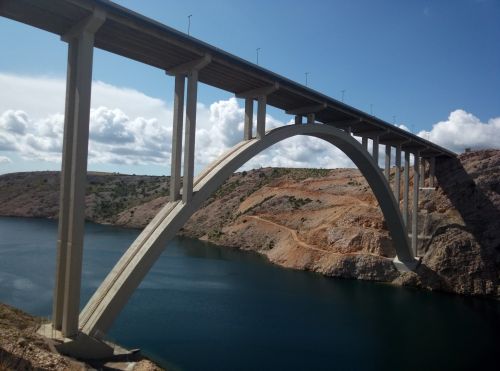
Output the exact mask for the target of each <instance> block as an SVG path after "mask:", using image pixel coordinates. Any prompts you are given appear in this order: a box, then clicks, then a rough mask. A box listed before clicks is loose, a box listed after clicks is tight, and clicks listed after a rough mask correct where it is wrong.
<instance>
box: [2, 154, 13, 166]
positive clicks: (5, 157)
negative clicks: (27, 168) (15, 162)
mask: <svg viewBox="0 0 500 371" xmlns="http://www.w3.org/2000/svg"><path fill="white" fill-rule="evenodd" d="M11 162H12V160H11V159H10V158H8V157H7V156H0V164H10V163H11Z"/></svg>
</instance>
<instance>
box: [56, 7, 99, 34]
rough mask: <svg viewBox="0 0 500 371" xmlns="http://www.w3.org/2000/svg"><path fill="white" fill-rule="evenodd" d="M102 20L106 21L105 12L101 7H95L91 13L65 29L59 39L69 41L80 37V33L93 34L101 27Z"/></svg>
mask: <svg viewBox="0 0 500 371" xmlns="http://www.w3.org/2000/svg"><path fill="white" fill-rule="evenodd" d="M104 22H106V12H105V11H104V10H102V9H99V8H95V9H94V12H93V13H92V14H91V15H89V16H88V17H86V18H84V19H82V20H81V21H80V22H79V23H77V24H76V25H74V26H72V27H71V28H70V29H69V30H68V31H66V33H65V34H64V35H62V36H61V40H62V41H65V42H70V41H71V40H72V39H74V38H77V37H80V35H82V34H84V33H89V34H92V35H93V34H95V33H96V32H97V31H98V30H99V28H101V26H102V25H103V24H104Z"/></svg>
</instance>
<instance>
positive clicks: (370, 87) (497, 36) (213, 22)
mask: <svg viewBox="0 0 500 371" xmlns="http://www.w3.org/2000/svg"><path fill="white" fill-rule="evenodd" d="M117 2H118V3H120V4H122V5H124V6H125V7H128V8H131V9H133V10H135V11H138V12H140V13H142V14H144V15H146V16H149V17H152V18H154V19H156V20H159V21H161V22H162V23H165V24H167V25H169V26H171V27H174V28H176V29H178V30H181V31H187V24H188V15H189V14H192V17H191V35H192V36H194V37H196V38H199V39H201V40H203V41H205V42H208V43H210V44H212V45H215V46H217V47H220V48H222V49H224V50H226V51H228V52H230V53H233V54H235V55H237V56H239V57H242V58H244V59H247V60H250V61H253V62H255V59H256V48H261V49H260V53H259V61H260V64H261V65H262V66H264V67H266V68H268V69H270V70H272V71H274V72H277V73H279V74H281V75H284V76H286V77H288V78H291V79H293V80H296V81H298V82H304V81H305V72H309V75H308V81H309V86H310V87H312V88H313V89H316V90H318V91H320V92H322V93H325V94H327V95H330V96H332V97H334V98H337V99H340V98H341V91H342V90H345V102H346V103H348V104H350V105H352V106H354V107H356V108H359V109H361V110H364V111H366V112H370V109H371V108H370V107H373V114H374V115H376V116H379V117H381V118H383V119H385V120H386V121H389V122H393V120H394V116H395V117H396V122H397V123H398V124H404V125H405V126H406V127H408V128H409V129H411V130H412V131H414V132H422V131H425V132H429V133H432V130H433V125H435V124H437V123H439V122H445V121H446V122H449V121H451V119H450V117H451V115H450V114H451V113H452V112H454V111H456V110H462V111H463V112H464V114H468V115H471V116H472V118H471V117H469V116H468V117H469V119H471V120H474V119H476V121H477V122H476V124H482V125H484V126H488V125H490V126H491V125H493V126H495V127H496V121H495V123H493V124H492V122H491V120H493V119H496V118H498V117H499V116H500V88H499V87H500V21H499V20H500V1H498V0H453V1H452V0H437V1H417V0H405V1H396V0H380V1H373V0H335V1H326V0H325V1H308V2H303V1H284V0H278V1H272V2H271V1H261V0H256V1H234V0H233V1H222V0H218V1H210V2H207V1H194V0H183V1H164V0H148V1H137V0H129V1H117ZM0 45H2V52H1V58H0V74H4V75H8V76H24V77H41V76H43V77H49V78H53V79H64V77H65V70H66V51H67V50H66V44H65V43H63V42H61V41H60V40H59V38H58V37H56V36H55V35H51V34H48V33H45V32H43V31H39V30H35V29H33V28H31V27H28V26H26V25H23V24H19V23H16V22H13V21H10V20H6V19H4V18H0ZM94 79H95V80H99V81H103V82H105V83H107V84H109V85H111V86H114V87H118V88H120V87H122V88H123V87H126V88H130V89H134V90H137V91H139V92H142V93H144V94H145V95H146V96H148V97H152V98H158V99H160V100H162V101H164V102H165V107H167V108H168V107H169V104H170V102H171V100H172V83H173V81H172V79H171V78H170V77H168V76H166V75H165V74H164V72H162V71H160V70H157V69H154V68H152V67H148V66H145V65H141V64H139V63H137V62H133V61H127V60H126V59H124V58H121V57H117V56H114V55H111V54H109V53H106V52H103V51H99V50H96V52H95V64H94ZM230 97H231V95H230V94H229V93H226V92H222V91H218V90H215V89H213V88H207V87H204V86H201V87H200V94H199V100H200V102H202V103H204V104H205V105H206V106H207V110H208V111H209V107H210V104H212V103H214V102H218V101H225V100H228V99H229V98H230ZM26 99H27V100H28V99H30V96H29V94H27V98H26ZM32 99H34V98H32ZM26 105H27V107H22V106H16V107H14V106H13V107H10V109H13V110H23V111H28V107H30V105H29V104H28V103H27V104H26ZM108 106H109V105H108ZM240 107H241V104H240ZM6 108H9V107H2V110H5V109H6ZM108 108H110V109H121V110H122V111H124V112H125V114H127V112H126V110H127V107H111V106H109V107H108ZM33 111H34V109H31V112H27V114H28V115H29V117H36V116H37V112H33ZM61 112H62V111H61ZM55 113H56V112H54V114H55ZM1 114H2V112H0V115H1ZM208 114H209V115H210V112H209V113H208ZM270 114H271V115H272V116H273V117H274V118H275V119H276V120H279V121H281V122H286V121H287V120H288V119H289V118H288V117H287V116H285V115H284V114H282V113H281V112H278V111H274V110H271V111H270ZM142 116H146V117H148V114H143V115H142ZM149 116H150V117H149V118H151V115H149ZM464 117H465V116H463V115H462V116H461V118H462V119H463V118H464ZM130 118H131V119H133V118H134V117H130ZM28 121H29V122H28V125H29V124H30V123H31V124H34V121H33V120H32V119H30V120H28ZM493 132H494V133H496V131H493ZM490 134H491V133H490ZM428 135H431V134H428ZM436 138H438V137H436ZM229 144H231V143H229ZM232 144H234V143H232ZM464 145H467V143H464ZM472 145H473V146H474V143H473V144H472ZM486 145H487V144H486ZM457 146H458V144H457ZM479 146H481V144H480V145H479ZM483 146H484V145H483ZM14 152H15V151H14ZM0 155H2V153H1V152H0ZM5 156H6V157H8V158H9V159H10V161H9V162H7V161H4V163H3V165H2V164H1V163H0V172H6V171H15V170H16V169H20V170H24V169H38V170H42V169H44V168H56V169H57V168H58V165H57V161H52V162H51V161H46V160H43V161H41V160H40V159H36V158H31V159H27V158H26V156H24V155H22V154H20V153H13V152H12V151H11V152H9V153H6V154H5ZM166 162H168V161H166ZM266 164H267V163H265V162H264V165H266ZM341 164H342V162H341ZM118 165H119V166H118V168H119V169H120V171H126V172H141V171H134V170H137V169H135V168H134V167H133V166H132V165H130V164H127V165H123V164H118ZM292 165H293V164H292ZM319 165H320V166H322V164H319ZM2 166H3V167H4V169H2ZM44 166H45V167H44ZM146 166H148V168H147V171H146V172H151V173H162V172H164V171H165V170H164V169H163V168H162V167H157V166H156V165H154V164H153V165H146ZM89 167H90V168H91V169H97V170H110V169H111V168H113V166H111V165H110V164H109V163H108V164H104V163H101V164H98V163H96V164H94V165H92V163H91V165H89Z"/></svg>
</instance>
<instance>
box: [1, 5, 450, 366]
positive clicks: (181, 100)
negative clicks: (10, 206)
mask: <svg viewBox="0 0 500 371" xmlns="http://www.w3.org/2000/svg"><path fill="white" fill-rule="evenodd" d="M0 15H2V16H4V17H7V18H10V19H13V20H16V21H19V22H22V23H25V24H28V25H31V26H34V27H37V28H40V29H42V30H45V31H48V32H51V33H54V34H57V35H59V36H60V37H61V40H62V41H63V42H65V43H67V44H68V64H67V86H66V102H65V120H64V143H63V156H62V172H61V194H60V214H59V232H58V242H57V266H56V280H55V288H54V301H53V314H52V325H51V331H52V332H51V333H52V334H54V333H57V334H58V336H59V337H60V338H61V339H63V340H64V341H63V343H62V345H61V349H63V351H66V352H69V353H72V354H75V355H80V356H87V357H88V356H91V357H97V356H100V355H106V354H108V352H109V349H108V348H109V347H108V348H106V345H105V344H104V343H103V342H101V340H100V339H102V338H103V336H104V335H105V333H106V331H107V330H108V329H109V327H110V326H111V324H112V323H113V320H114V319H115V318H116V316H117V315H118V313H119V312H120V311H121V309H122V308H123V307H124V306H125V304H126V302H127V301H128V299H129V298H130V296H131V295H132V294H133V292H134V290H135V289H136V288H137V286H138V285H139V284H140V282H141V281H142V279H143V278H144V277H145V275H146V274H147V272H148V271H149V269H150V268H151V267H152V265H153V264H154V263H155V261H156V260H157V259H158V258H159V256H160V255H161V253H162V251H163V249H164V248H165V246H166V243H167V242H168V240H170V239H171V238H173V237H174V236H175V234H176V233H177V231H178V230H179V229H180V228H181V227H182V225H183V224H184V223H185V222H186V221H187V220H188V219H189V217H190V216H191V215H192V214H193V213H194V212H195V211H196V210H197V209H198V208H199V207H200V205H201V204H202V203H203V202H204V201H205V200H206V199H207V198H208V197H209V196H210V194H211V193H212V192H214V191H215V190H216V189H217V187H219V186H220V185H221V184H222V183H223V182H224V181H225V180H226V179H227V178H228V177H229V176H230V175H231V174H232V173H233V172H234V171H235V170H237V169H238V168H239V167H241V166H242V165H243V164H244V163H245V162H247V161H248V160H249V159H251V158H252V157H253V156H255V155H256V154H258V153H259V152H260V151H262V150H264V149H266V148H268V147H269V146H271V145H273V144H275V143H278V142H280V141H282V140H285V139H287V138H290V137H293V136H296V135H307V136H313V137H317V138H320V139H322V140H324V141H326V142H329V143H331V144H332V145H334V146H336V147H338V148H339V149H341V150H342V151H343V152H344V153H345V154H346V155H347V156H348V157H349V158H350V159H351V160H352V161H353V163H354V164H355V165H356V166H357V167H358V168H359V170H360V171H361V173H362V174H363V175H364V177H365V178H366V180H367V181H368V183H369V185H370V187H371V189H372V190H373V193H374V195H375V197H376V198H377V200H378V203H379V205H380V208H381V210H382V212H383V215H384V218H385V220H386V223H387V226H388V229H389V232H390V234H391V238H392V241H393V243H394V246H395V249H396V255H397V257H396V258H395V259H394V264H395V265H396V267H397V268H398V269H400V270H412V269H414V268H415V267H416V265H417V264H418V258H417V257H416V255H417V236H418V230H417V229H418V198H419V191H420V189H421V188H422V187H423V185H424V182H425V180H426V176H427V185H428V186H429V187H434V186H435V185H436V184H435V182H436V180H435V176H434V174H435V168H436V163H437V162H438V161H439V160H440V159H442V158H445V157H454V156H455V154H454V153H453V152H451V151H449V150H447V149H445V148H442V147H440V146H438V145H436V144H434V143H431V142H429V141H427V140H425V139H423V138H420V137H418V136H416V135H414V134H412V133H410V132H407V131H405V130H402V129H400V128H398V127H396V126H394V125H391V124H389V123H387V122H385V121H383V120H381V119H379V118H377V117H375V116H372V115H369V114H367V113H365V112H362V111H360V110H358V109H356V108H353V107H351V106H349V105H346V104H344V103H342V102H339V101H337V100H335V99H333V98H331V97H328V96H326V95H324V94H321V93H319V92H317V91H315V90H313V89H310V88H308V87H306V86H304V85H302V84H299V83H297V82H294V81H291V80H289V79H287V78H285V77H283V76H280V75H278V74H276V73H273V72H271V71H269V70H266V69H265V68H262V67H260V66H257V65H255V64H253V63H250V62H247V61H245V60H243V59H241V58H238V57H236V56H234V55H231V54H229V53H227V52H225V51H223V50H221V49H218V48H215V47H213V46H211V45H208V44H206V43H204V42H202V41H200V40H197V39H195V38H193V37H190V36H188V35H186V34H184V33H181V32H179V31H176V30H174V29H172V28H170V27H168V26H165V25H163V24H160V23H158V22H156V21H154V20H152V19H149V18H146V17H144V16H142V15H140V14H137V13H135V12H132V11H130V10H128V9H126V8H124V7H121V6H119V5H117V4H114V3H113V2H111V1H107V0H0ZM94 48H100V49H103V50H106V51H108V52H111V53H115V54H118V55H120V56H123V57H125V58H130V59H133V60H136V61H139V62H141V63H144V64H147V65H150V66H153V67H156V68H159V69H161V70H163V71H165V72H166V75H167V76H166V79H167V78H173V79H175V87H174V111H173V135H172V153H171V182H170V201H169V202H168V203H167V204H166V205H165V206H164V207H163V209H161V211H160V212H159V213H158V214H157V215H156V216H155V218H154V219H153V220H152V221H151V222H150V223H149V225H148V226H147V227H146V228H145V229H144V230H143V231H142V233H141V234H140V235H139V236H138V237H137V239H136V240H135V241H134V242H133V243H132V245H131V246H130V247H129V249H128V250H127V251H126V252H125V254H124V255H123V256H122V257H121V259H120V260H119V261H118V263H117V264H116V266H115V267H114V268H113V269H112V270H111V272H110V273H109V274H108V276H107V277H106V278H105V280H104V281H103V282H102V284H101V285H100V287H99V288H98V289H97V290H96V292H95V293H94V295H93V296H92V297H91V299H90V300H89V302H88V303H87V304H86V305H85V307H84V308H83V310H82V311H81V312H80V285H81V271H82V252H83V234H84V207H85V202H84V201H85V188H86V173H87V157H88V139H89V116H90V98H91V83H92V65H93V50H94ZM199 83H204V84H207V85H209V86H213V87H216V88H219V89H223V90H225V91H228V92H231V93H233V94H235V96H236V97H237V98H241V99H243V100H244V102H245V122H244V132H243V138H242V141H241V142H240V143H238V144H237V145H235V146H234V147H233V148H231V149H230V150H229V151H228V152H227V153H225V154H224V155H223V156H221V157H220V158H219V159H218V160H217V161H215V162H214V163H213V164H211V165H210V166H208V168H206V169H205V170H204V171H202V172H201V174H199V175H198V176H197V177H196V178H195V177H194V153H195V130H196V103H197V87H198V84H199ZM255 104H256V106H257V107H256V108H257V109H256V115H255V116H256V122H254V106H255ZM267 106H273V107H276V108H279V109H281V110H283V111H285V112H286V113H287V114H289V115H292V116H294V124H291V125H285V126H283V127H279V128H277V129H274V130H266V108H267ZM184 111H185V115H186V117H185V119H184V117H183V116H184ZM254 126H255V127H254ZM183 137H184V146H183V140H182V139H183ZM369 142H370V143H371V145H370V146H369ZM381 145H382V146H384V147H385V159H383V162H384V165H385V166H384V168H383V169H381V168H380V167H379V161H380V160H382V159H379V153H380V149H381V148H380V146H381ZM183 147H184V148H183ZM370 148H371V150H370ZM393 153H394V164H395V176H394V179H392V184H391V177H390V173H391V163H392V162H391V161H392V159H391V156H392V154H393ZM182 154H183V160H182V161H181V159H182ZM403 154H404V156H403ZM402 162H403V164H402ZM411 162H413V164H412V163H411ZM402 165H403V166H402ZM411 166H413V192H412V194H413V196H412V200H410V199H409V195H410V167H411ZM181 174H182V177H181ZM181 180H182V182H181ZM401 183H403V184H401ZM401 201H402V207H401V208H400V204H401ZM410 203H412V205H413V206H412V208H411V215H410V213H409V210H410ZM408 230H410V231H411V234H410V235H411V239H410V238H409V235H408Z"/></svg>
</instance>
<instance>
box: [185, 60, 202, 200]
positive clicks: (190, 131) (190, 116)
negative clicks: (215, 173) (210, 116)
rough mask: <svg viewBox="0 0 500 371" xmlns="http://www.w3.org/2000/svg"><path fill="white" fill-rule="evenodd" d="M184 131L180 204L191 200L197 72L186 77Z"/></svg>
mask: <svg viewBox="0 0 500 371" xmlns="http://www.w3.org/2000/svg"><path fill="white" fill-rule="evenodd" d="M187 79H188V87H187V100H186V131H185V135H184V173H183V179H182V202H183V203H185V204H186V203H188V202H189V201H191V199H192V198H193V178H194V154H195V152H194V149H195V134H196V103H197V99H198V70H196V69H195V70H192V71H190V72H189V73H188V75H187Z"/></svg>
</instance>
